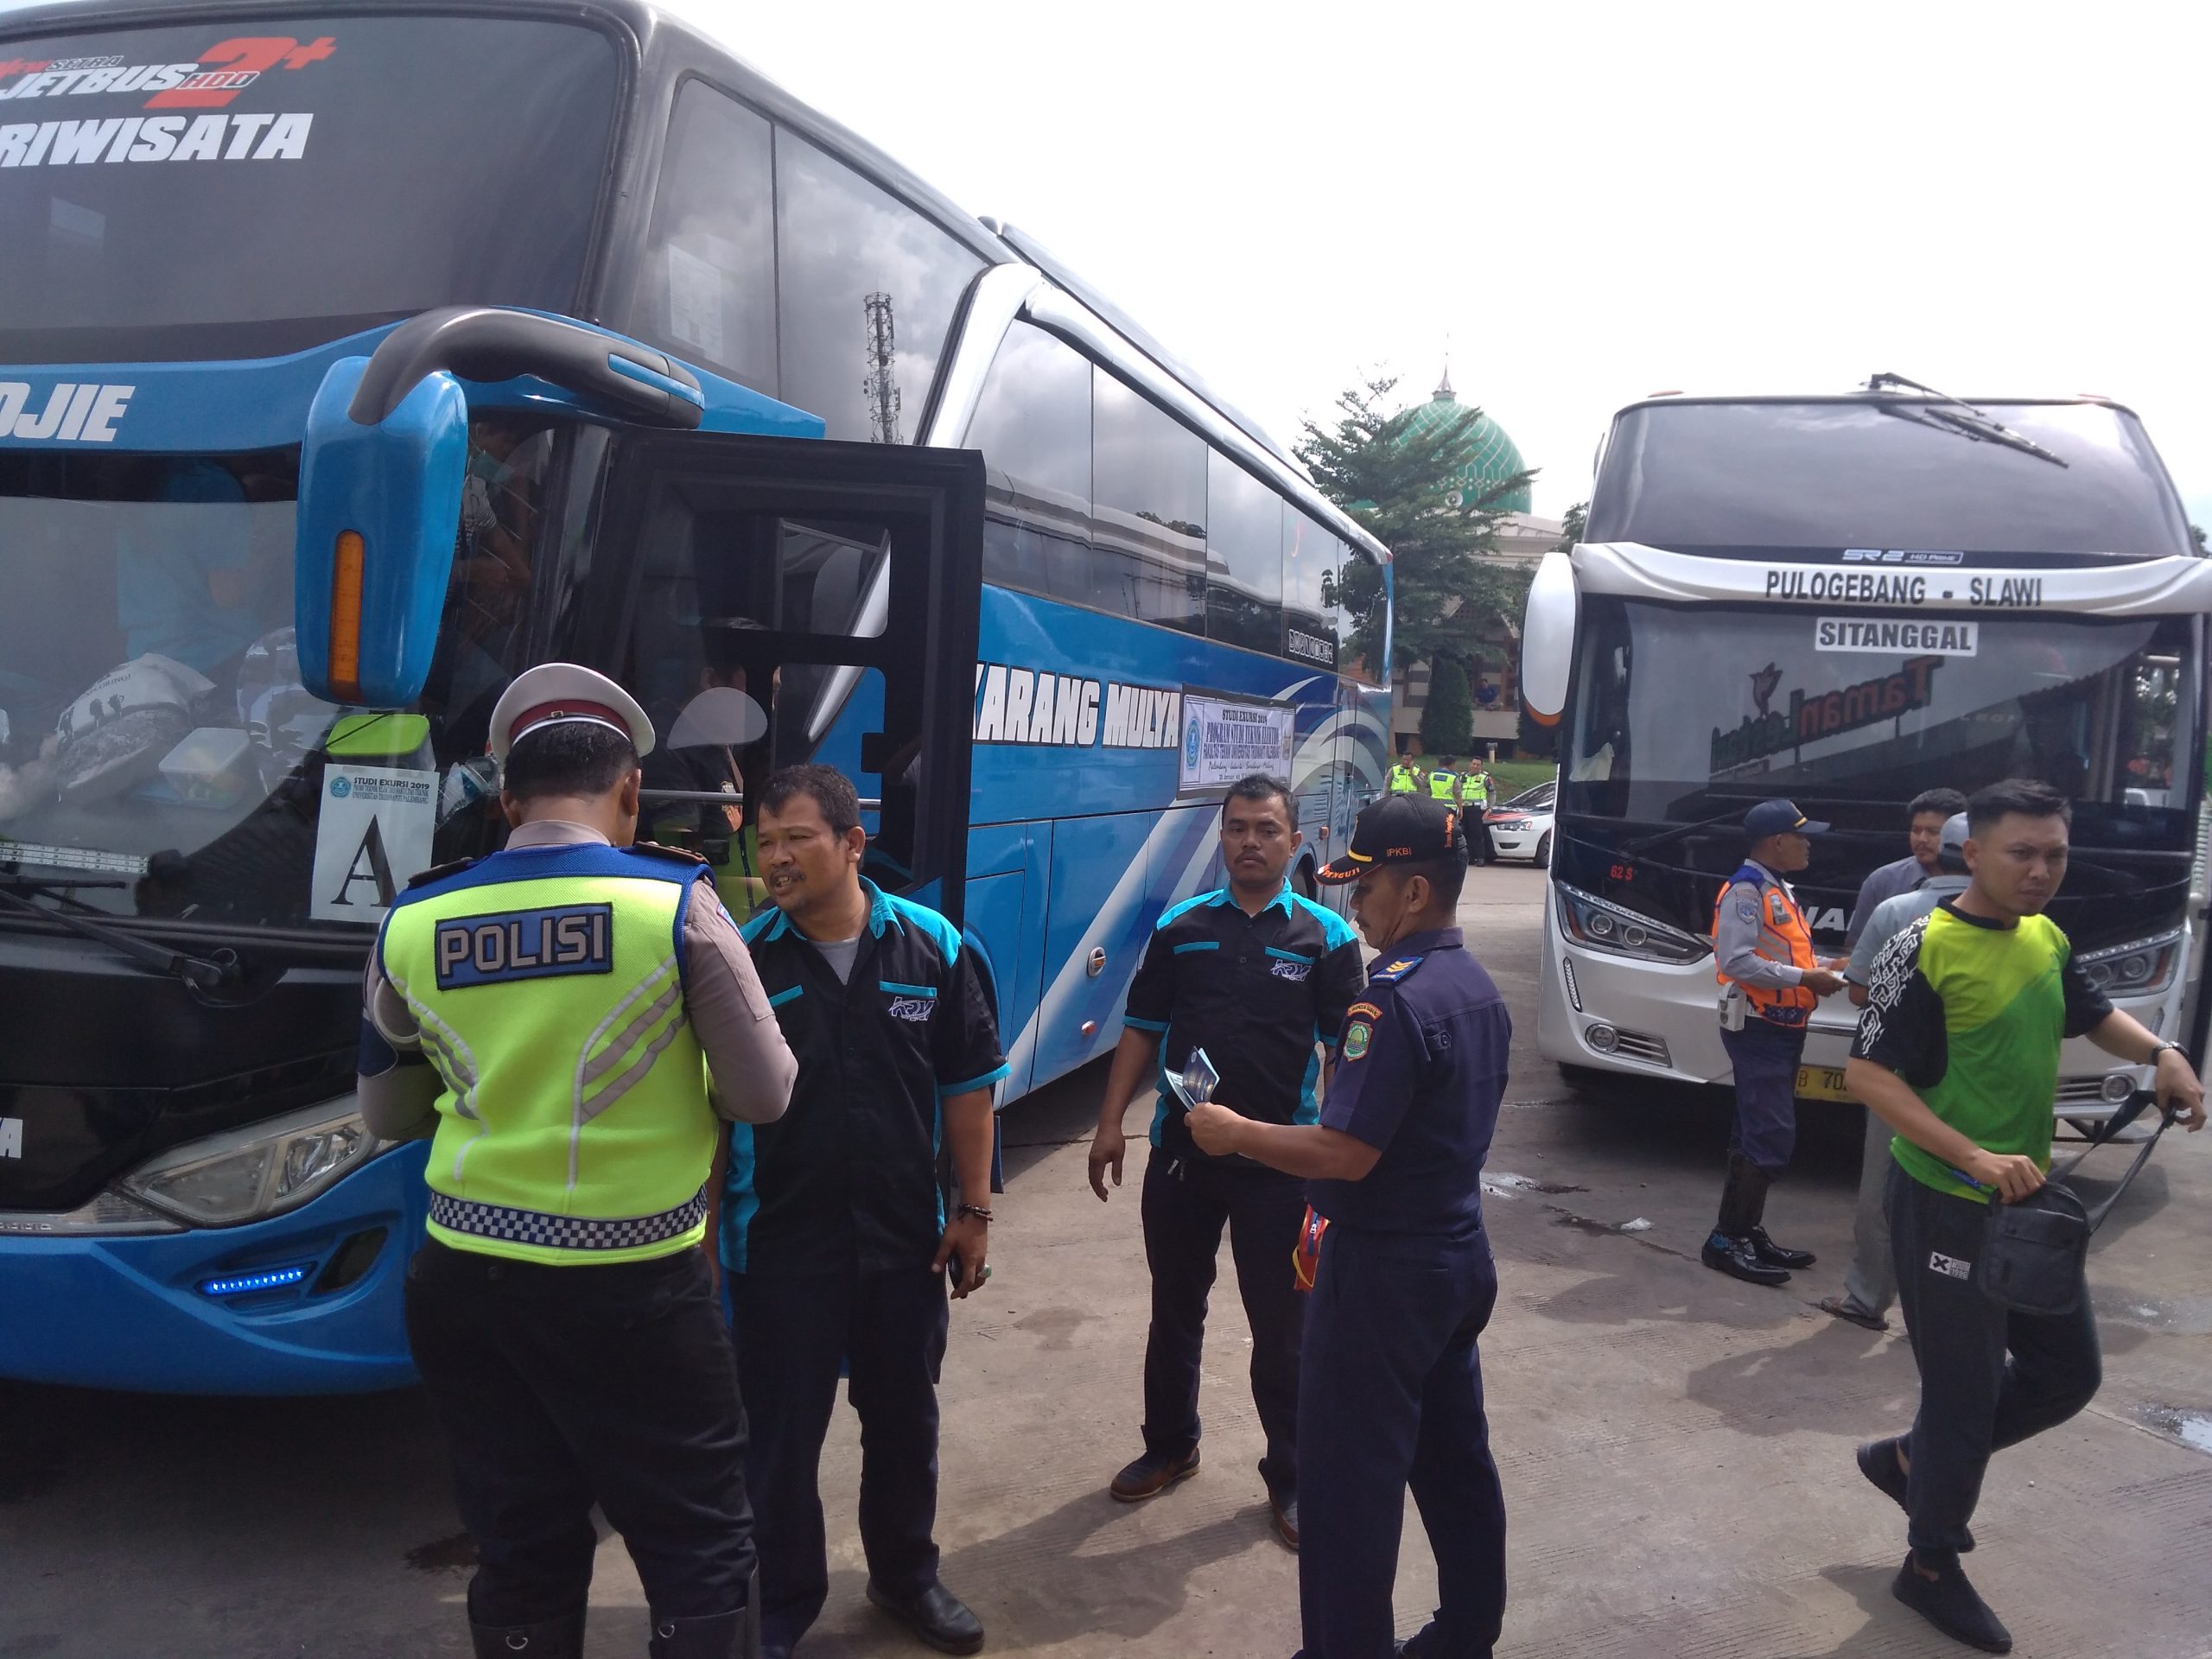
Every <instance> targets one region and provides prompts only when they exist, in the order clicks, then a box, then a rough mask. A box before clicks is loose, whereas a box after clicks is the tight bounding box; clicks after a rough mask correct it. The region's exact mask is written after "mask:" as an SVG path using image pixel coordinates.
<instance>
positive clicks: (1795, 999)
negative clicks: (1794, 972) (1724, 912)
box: [1713, 864, 1821, 1026]
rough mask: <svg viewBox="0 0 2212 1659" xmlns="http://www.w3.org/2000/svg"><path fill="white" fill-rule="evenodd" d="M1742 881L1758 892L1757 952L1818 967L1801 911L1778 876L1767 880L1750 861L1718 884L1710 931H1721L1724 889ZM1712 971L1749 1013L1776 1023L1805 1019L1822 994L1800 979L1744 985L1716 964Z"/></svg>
mask: <svg viewBox="0 0 2212 1659" xmlns="http://www.w3.org/2000/svg"><path fill="white" fill-rule="evenodd" d="M1744 885H1749V886H1750V887H1753V888H1755V889H1757V890H1758V893H1759V895H1760V904H1759V944H1758V950H1759V954H1760V955H1761V956H1763V957H1770V958H1772V959H1773V960H1774V961H1776V962H1786V963H1789V964H1790V965H1791V966H1792V967H1794V968H1802V969H1807V970H1808V971H1809V970H1811V969H1815V968H1818V967H1819V966H1820V965H1821V959H1820V958H1819V957H1817V956H1815V955H1814V953H1813V930H1812V929H1811V928H1809V927H1808V926H1806V925H1805V912H1803V911H1802V910H1800V909H1798V908H1797V901H1796V899H1792V898H1791V897H1790V896H1789V893H1787V892H1785V891H1784V890H1783V886H1782V884H1781V883H1780V882H1779V881H1777V882H1775V883H1774V884H1772V885H1771V886H1769V885H1768V884H1767V882H1766V881H1765V880H1764V879H1763V878H1762V877H1761V876H1760V874H1759V873H1758V871H1757V870H1755V869H1753V868H1751V866H1750V865H1748V864H1747V865H1745V867H1744V868H1741V869H1739V870H1738V871H1737V872H1736V874H1733V875H1732V876H1730V877H1729V878H1728V880H1726V881H1725V882H1723V883H1722V884H1721V887H1720V897H1719V899H1716V900H1715V901H1714V903H1713V934H1714V936H1715V937H1716V938H1718V937H1719V932H1720V912H1721V907H1722V906H1725V905H1726V904H1727V902H1728V895H1729V894H1730V893H1733V892H1734V891H1735V890H1736V888H1737V887H1739V886H1744ZM1713 978H1714V979H1715V980H1717V981H1718V982H1719V983H1721V984H1723V985H1734V986H1735V987H1736V988H1738V989H1739V990H1740V991H1742V992H1743V994H1744V995H1745V998H1746V999H1747V1000H1748V1001H1750V1003H1751V1012H1752V1013H1753V1014H1757V1015H1758V1017H1759V1018H1760V1019H1762V1020H1769V1021H1770V1022H1771V1023H1773V1024H1775V1025H1777V1026H1802V1025H1803V1024H1804V1023H1805V1021H1806V1019H1807V1017H1808V1016H1809V1015H1810V1014H1812V1012H1813V1009H1814V1008H1815V1006H1817V1005H1818V1003H1819V1002H1820V1000H1821V999H1820V998H1819V997H1817V996H1815V995H1813V993H1812V992H1811V990H1810V989H1808V988H1807V987H1805V986H1802V985H1785V986H1769V985H1745V984H1744V983H1743V982H1741V981H1739V980H1736V979H1732V978H1731V977H1730V976H1728V975H1726V974H1725V973H1722V972H1720V971H1719V969H1717V968H1716V969H1715V970H1714V972H1713Z"/></svg>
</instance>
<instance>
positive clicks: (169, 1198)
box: [116, 1095, 386, 1227]
mask: <svg viewBox="0 0 2212 1659" xmlns="http://www.w3.org/2000/svg"><path fill="white" fill-rule="evenodd" d="M385 1144H386V1143H385V1142H384V1141H379V1140H378V1139H377V1137H376V1136H375V1135H372V1134H370V1133H369V1126H368V1125H367V1124H366V1123H365V1122H362V1121H361V1114H360V1113H359V1111H358V1110H357V1109H355V1108H354V1105H353V1096H350V1095H348V1096H344V1097H343V1098H341V1099H339V1100H332V1101H325V1102H324V1103H322V1104H321V1105H320V1106H310V1107H308V1108H307V1109H304V1110H302V1111H297V1112H290V1113H288V1114H286V1115H285V1116H283V1117H277V1118H270V1119H269V1120H267V1121H266V1122H260V1123H249V1124H245V1125H244V1126H242V1127H241V1128H236V1129H231V1130H227V1131H226V1132H225V1133H223V1134H221V1135H209V1136H208V1137H207V1139H206V1140H204V1141H188V1142H186V1143H185V1144H184V1145H183V1146H181V1147H171V1148H170V1149H169V1150H168V1151H167V1152H165V1153H163V1154H161V1155H160V1156H159V1157H157V1158H154V1159H150V1160H148V1161H147V1162H145V1163H143V1164H142V1165H140V1166H138V1167H137V1169H134V1170H132V1171H131V1172H130V1174H128V1175H126V1176H124V1178H123V1179H121V1180H120V1181H118V1182H117V1183H116V1185H118V1186H120V1187H121V1188H123V1189H124V1192H128V1193H130V1195H131V1196H132V1197H133V1198H138V1199H141V1200H143V1202H145V1203H147V1204H149V1205H153V1206H154V1207H155V1208H156V1209H157V1210H162V1211H166V1212H168V1214H170V1215H173V1216H175V1217H179V1218H180V1219H181V1220H184V1221H188V1222H191V1223H194V1224H196V1225H198V1226H201V1227H234V1226H236V1225H238V1224H239V1223H241V1222H247V1221H259V1220H261V1219H262V1218H263V1217H267V1216H275V1215H281V1214H283V1212H284V1211H287V1210H295V1209H297V1208H298V1207H299V1206H300V1205H303V1204H305V1203H306V1202H307V1201H308V1199H310V1198H314V1197H315V1196H316V1195H317V1194H319V1193H321V1192H327V1191H328V1190H329V1188H330V1187H331V1186H333V1185H335V1184H336V1183H337V1182H338V1181H339V1180H340V1179H341V1178H343V1177H344V1176H346V1175H348V1174H350V1173H353V1171H354V1170H356V1169H358V1168H359V1167H360V1166H362V1165H363V1164H365V1163H366V1162H368V1160H370V1159H372V1158H373V1157H374V1156H376V1154H378V1152H380V1151H382V1150H384V1148H385Z"/></svg>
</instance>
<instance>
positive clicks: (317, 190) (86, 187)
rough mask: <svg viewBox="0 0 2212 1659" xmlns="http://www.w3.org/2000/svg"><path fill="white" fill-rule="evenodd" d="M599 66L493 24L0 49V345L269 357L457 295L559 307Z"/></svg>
mask: <svg viewBox="0 0 2212 1659" xmlns="http://www.w3.org/2000/svg"><path fill="white" fill-rule="evenodd" d="M620 79H621V77H620V72H619V68H618V60H617V58H616V54H615V51H614V48H613V45H612V44H611V43H610V42H609V41H608V40H607V38H606V37H605V36H603V35H600V34H598V33H597V32H595V31H594V30H592V29H583V28H578V27H574V26H571V25H568V24H562V23H553V22H531V21H526V20H522V19H517V18H492V17H482V16H478V17H460V16H456V17H437V16H421V15H407V16H397V15H393V16H360V15H355V14H347V13H337V12H334V13H329V14H325V15H321V16H313V15H310V16H305V17H301V18H294V19H285V18H282V17H270V18H264V17H261V16H255V17H254V18H253V19H252V20H251V22H250V23H249V22H244V21H237V22H233V23H232V26H231V27H229V28H227V29H226V27H224V26H223V25H221V24H219V23H208V22H195V23H189V24H174V25H168V26H161V27H147V28H137V29H111V30H101V31H99V32H98V33H92V34H84V35H69V36H49V37H39V38H32V39H14V40H0V294H4V295H6V296H7V305H6V308H5V315H0V362H18V363H31V362H44V363H54V362H61V363H67V362H114V363H124V362H143V361H148V360H153V359H168V360H175V359H208V358H222V357H248V356H268V355H273V354H276V353H281V352H284V351H289V350H294V349H298V348H301V347H303V346H309V345H313V344H315V343H318V342H320V341H321V340H331V339H335V338H338V337H340V336H341V335H343V334H349V333H353V332H356V331H357V330H358V329H359V328H363V327H371V326H373V325H375V324H377V323H380V322H385V321H390V320H391V319H392V318H394V317H397V316H400V315H409V314H411V313H414V312H416V311H420V310H423V309H426V308H429V307H433V306H438V305H448V304H457V303H473V302H486V303H488V302H499V303H505V304H510V305H520V306H530V307H535V308H540V309H543V310H550V311H572V310H574V309H575V302H576V298H577V290H578V288H579V285H580V283H581V281H582V276H583V271H584V264H585V253H586V250H587V247H588V243H589V238H590V232H591V223H592V218H593V204H594V202H595V201H596V200H598V197H599V194H600V191H601V184H602V180H603V175H604V171H605V168H606V165H607V148H608V143H609V137H610V133H611V130H612V126H613V113H614V105H615V99H616V95H617V92H619V90H620ZM92 163H98V164H97V165H93V164H92Z"/></svg>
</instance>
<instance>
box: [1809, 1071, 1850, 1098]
mask: <svg viewBox="0 0 2212 1659" xmlns="http://www.w3.org/2000/svg"><path fill="white" fill-rule="evenodd" d="M1797 1094H1798V1096H1799V1098H1801V1099H1803V1100H1852V1099H1854V1098H1856V1096H1853V1094H1852V1092H1851V1091H1850V1090H1848V1089H1846V1088H1845V1087H1844V1086H1843V1073H1842V1072H1840V1071H1837V1070H1835V1069H1834V1067H1833V1066H1826V1065H1801V1066H1799V1067H1798V1068H1797Z"/></svg>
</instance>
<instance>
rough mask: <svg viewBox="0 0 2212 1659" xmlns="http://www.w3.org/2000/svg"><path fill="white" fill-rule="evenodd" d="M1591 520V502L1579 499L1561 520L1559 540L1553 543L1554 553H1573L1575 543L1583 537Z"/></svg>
mask: <svg viewBox="0 0 2212 1659" xmlns="http://www.w3.org/2000/svg"><path fill="white" fill-rule="evenodd" d="M1589 522H1590V504H1589V503H1588V502H1587V501H1578V502H1576V503H1575V504H1574V505H1573V506H1571V507H1569V508H1568V509H1567V517H1566V518H1562V519H1561V520H1560V526H1559V540H1557V541H1555V542H1554V543H1552V551H1553V552H1554V553H1572V552H1573V551H1574V544H1575V543H1577V542H1579V541H1580V540H1581V539H1582V532H1583V530H1584V529H1585V527H1586V526H1587V525H1588V524H1589Z"/></svg>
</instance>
